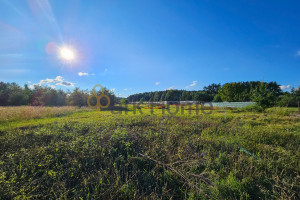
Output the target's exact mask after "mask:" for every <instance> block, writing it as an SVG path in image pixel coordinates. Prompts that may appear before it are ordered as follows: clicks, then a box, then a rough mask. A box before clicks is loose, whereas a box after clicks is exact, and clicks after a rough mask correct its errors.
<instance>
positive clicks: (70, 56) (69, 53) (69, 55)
mask: <svg viewBox="0 0 300 200" xmlns="http://www.w3.org/2000/svg"><path fill="white" fill-rule="evenodd" d="M59 55H60V58H61V59H62V60H65V61H73V60H74V59H75V53H74V51H73V50H72V49H71V48H68V47H62V48H60V49H59Z"/></svg>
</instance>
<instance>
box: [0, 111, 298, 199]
mask: <svg viewBox="0 0 300 200" xmlns="http://www.w3.org/2000/svg"><path fill="white" fill-rule="evenodd" d="M20 109H23V111H21V110H20ZM35 109H43V112H42V111H41V110H35ZM55 109H56V110H55ZM59 109H61V110H59ZM24 110H25V111H24ZM171 110H172V111H174V110H175V108H174V106H172V107H171ZM0 111H1V112H0V152H1V153H0V199H12V198H15V199H58V198H61V199H145V198H146V199H300V173H299V172H300V163H299V161H300V148H299V144H300V117H299V116H298V115H296V114H295V113H296V111H297V110H296V109H285V108H271V109H268V110H267V111H266V112H263V113H255V112H248V111H246V110H242V109H234V110H225V112H224V110H221V109H213V110H210V111H211V112H212V113H211V114H204V113H203V112H201V111H200V113H199V115H196V112H195V111H196V110H194V109H191V114H189V113H188V110H185V111H184V113H183V114H181V112H179V113H178V114H176V115H170V114H168V113H167V112H166V113H165V115H163V114H162V109H160V108H155V109H154V112H153V114H151V112H150V111H151V110H150V109H149V108H148V107H147V106H143V108H142V112H143V113H142V114H140V113H139V112H137V113H136V114H134V113H133V110H132V108H131V107H129V109H128V111H127V112H126V114H125V111H122V114H120V113H117V111H115V113H114V114H112V113H111V111H101V112H100V113H98V112H97V111H95V110H89V109H85V108H84V109H77V108H65V109H64V108H33V107H31V108H28V107H22V108H20V107H18V108H4V107H2V108H0ZM119 112H121V111H119ZM49 113H50V114H49Z"/></svg>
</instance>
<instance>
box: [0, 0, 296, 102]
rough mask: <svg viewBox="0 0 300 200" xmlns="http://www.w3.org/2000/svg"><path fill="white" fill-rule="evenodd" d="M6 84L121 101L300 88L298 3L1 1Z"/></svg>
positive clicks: (1, 77) (1, 76)
mask: <svg viewBox="0 0 300 200" xmlns="http://www.w3.org/2000/svg"><path fill="white" fill-rule="evenodd" d="M0 5H1V6H0V13H1V14H0V36H1V37H0V63H1V69H0V72H1V73H0V81H3V82H16V83H17V84H19V85H21V86H23V85H24V84H28V85H31V86H33V85H35V84H40V85H42V86H48V87H52V88H56V89H63V90H68V89H70V90H73V89H74V88H75V87H79V88H80V89H88V90H90V89H92V87H93V86H94V85H96V84H101V85H103V86H106V87H107V88H108V89H111V90H113V91H114V93H115V94H116V95H118V94H119V95H120V96H121V97H128V96H129V95H131V94H136V93H143V92H150V91H163V90H166V89H178V90H196V91H198V90H202V89H203V87H204V86H207V85H209V84H211V83H221V84H224V83H227V82H239V81H265V82H270V81H276V82H277V83H278V84H279V85H281V86H282V89H283V90H284V91H289V90H290V89H291V88H292V87H294V88H297V87H299V85H300V84H299V74H300V73H299V72H300V69H299V67H298V66H299V63H300V40H299V38H298V35H299V34H300V27H299V26H298V22H299V20H300V13H299V12H298V10H297V8H299V6H300V2H297V1H289V2H285V1H277V2H272V3H269V2H261V1H251V2H247V1H242V2H241V1H234V2H231V3H227V2H226V1H219V2H212V1H203V2H196V1H195V2H194V1H193V2H180V1H172V2H162V1H149V2H140V1H130V2H122V1H114V2H106V1H99V2H98V1H97V2H84V1H64V2H61V1H58V0H56V1H55V0H53V1H47V0H42V1H37V0H29V1H16V0H15V1H6V0H2V1H0Z"/></svg>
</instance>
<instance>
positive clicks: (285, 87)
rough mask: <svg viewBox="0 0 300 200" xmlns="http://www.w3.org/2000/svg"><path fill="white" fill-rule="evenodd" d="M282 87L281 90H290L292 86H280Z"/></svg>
mask: <svg viewBox="0 0 300 200" xmlns="http://www.w3.org/2000/svg"><path fill="white" fill-rule="evenodd" d="M279 87H280V89H282V90H286V89H289V88H290V87H291V86H290V85H281V86H279Z"/></svg>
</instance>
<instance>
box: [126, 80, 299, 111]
mask: <svg viewBox="0 0 300 200" xmlns="http://www.w3.org/2000/svg"><path fill="white" fill-rule="evenodd" d="M127 99H128V101H129V102H159V101H200V102H210V101H213V102H245V101H253V102H257V103H258V104H259V105H261V106H263V107H268V106H271V105H274V104H276V105H280V106H297V104H298V101H299V100H300V89H299V88H298V89H292V90H291V92H283V91H282V90H281V88H280V85H279V84H277V83H276V82H261V81H247V82H231V83H225V84H223V85H221V84H215V83H213V84H210V85H208V86H205V87H204V88H203V90H199V91H186V90H165V91H155V92H144V93H139V94H133V95H130V96H128V97H127Z"/></svg>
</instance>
